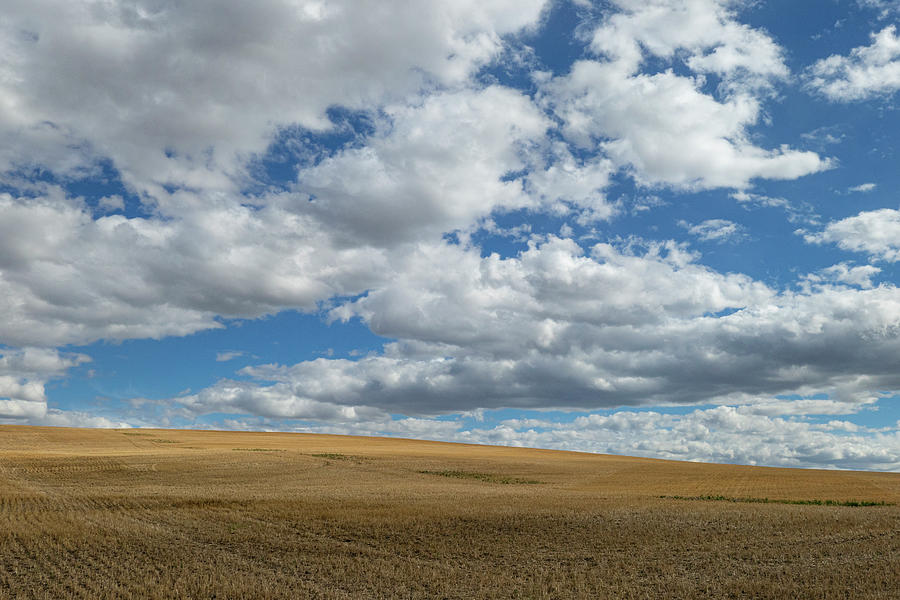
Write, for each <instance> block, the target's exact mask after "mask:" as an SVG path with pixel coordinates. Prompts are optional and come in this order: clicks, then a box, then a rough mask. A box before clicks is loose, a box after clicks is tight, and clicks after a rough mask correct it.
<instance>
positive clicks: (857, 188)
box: [847, 182, 878, 193]
mask: <svg viewBox="0 0 900 600" xmlns="http://www.w3.org/2000/svg"><path fill="white" fill-rule="evenodd" d="M877 187H878V184H875V183H871V182H870V183H861V184H859V185H854V186H853V187H851V188H848V189H847V191H848V192H863V193H866V192H871V191H874V190H875V188H877Z"/></svg>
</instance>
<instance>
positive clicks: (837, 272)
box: [806, 262, 881, 288]
mask: <svg viewBox="0 0 900 600" xmlns="http://www.w3.org/2000/svg"><path fill="white" fill-rule="evenodd" d="M878 273H881V269H879V268H878V267H875V266H872V265H858V266H852V265H850V264H849V263H846V262H842V263H838V264H836V265H831V266H830V267H826V268H824V269H821V270H819V271H818V272H816V273H810V274H809V275H807V276H806V280H807V281H809V282H811V283H820V282H837V283H846V284H850V285H856V286H859V287H861V288H871V287H872V277H874V276H875V275H877V274H878Z"/></svg>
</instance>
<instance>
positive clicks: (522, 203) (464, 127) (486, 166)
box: [297, 86, 605, 246]
mask: <svg viewBox="0 0 900 600" xmlns="http://www.w3.org/2000/svg"><path fill="white" fill-rule="evenodd" d="M386 113H387V115H388V118H389V122H388V123H385V124H383V125H382V127H383V130H384V131H383V132H382V133H381V134H379V135H376V136H375V137H374V138H372V139H370V140H368V143H367V144H366V145H365V146H364V147H362V148H355V149H351V150H346V151H343V152H340V153H338V154H337V155H335V156H333V157H330V158H327V159H325V160H323V161H322V162H320V163H319V164H317V165H315V166H314V167H311V168H309V169H305V170H302V171H301V172H300V173H299V175H298V178H297V179H298V186H297V190H298V191H299V192H304V193H306V194H308V195H309V198H310V199H309V200H307V199H306V198H302V199H300V200H299V201H298V203H299V206H298V207H297V210H300V211H303V212H306V213H309V214H311V215H314V216H315V217H316V218H317V219H318V220H319V221H320V222H321V223H322V224H323V225H324V226H326V227H328V228H329V229H331V230H334V231H339V232H341V233H342V234H343V235H344V236H345V237H346V239H347V242H345V243H356V244H358V243H360V240H361V241H368V242H371V243H372V244H375V245H379V246H391V245H395V244H398V243H402V242H405V241H410V240H412V239H423V238H424V239H427V238H431V239H434V238H439V237H440V235H441V233H443V232H446V231H453V230H455V229H462V228H465V227H467V226H471V225H472V224H474V223H475V222H476V221H478V220H479V219H482V218H484V217H487V216H488V215H490V214H491V212H493V211H494V210H511V209H516V208H524V207H528V206H531V205H534V204H536V202H534V201H532V200H531V199H530V198H529V196H528V195H527V194H525V193H524V191H523V185H522V181H520V180H517V179H515V180H504V176H505V175H506V174H507V173H509V172H514V171H520V170H522V169H524V168H525V167H527V166H529V158H528V155H529V154H530V152H529V149H530V148H531V147H532V146H535V145H537V144H539V143H540V142H541V140H542V138H543V135H544V132H545V131H546V130H547V128H548V127H549V126H550V121H549V119H547V118H546V117H545V116H544V115H543V113H542V112H540V111H539V110H538V109H537V107H535V106H534V105H533V104H532V102H531V101H530V100H529V99H528V98H527V97H525V96H524V95H523V94H520V93H519V92H515V91H512V90H510V89H508V88H501V87H498V86H491V87H488V88H486V89H483V90H479V91H469V90H467V91H460V92H453V93H445V94H435V95H431V96H429V97H427V98H425V99H423V100H422V102H421V104H417V105H412V106H410V105H402V106H394V107H388V108H387V109H386ZM554 168H555V167H554ZM601 173H602V171H601ZM539 176H540V177H547V176H548V175H547V174H546V173H543V174H539ZM585 177H588V178H592V180H595V179H596V177H594V176H593V174H591V173H589V174H587V175H585ZM604 184H605V180H601V181H597V182H596V183H595V184H594V185H595V187H602V185H604ZM582 194H583V192H582Z"/></svg>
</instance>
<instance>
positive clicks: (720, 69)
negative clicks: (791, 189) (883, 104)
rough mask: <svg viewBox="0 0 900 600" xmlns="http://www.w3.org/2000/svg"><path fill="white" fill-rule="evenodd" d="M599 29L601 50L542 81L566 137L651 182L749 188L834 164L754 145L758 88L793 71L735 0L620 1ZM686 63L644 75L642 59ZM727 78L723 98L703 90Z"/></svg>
mask: <svg viewBox="0 0 900 600" xmlns="http://www.w3.org/2000/svg"><path fill="white" fill-rule="evenodd" d="M617 4H619V5H620V7H621V8H623V9H624V11H623V12H620V13H616V14H614V15H612V16H610V17H608V18H607V19H606V20H605V21H604V22H603V23H602V24H601V25H600V27H599V28H598V29H597V30H596V32H595V34H594V39H593V43H592V48H593V50H594V52H596V53H597V54H599V55H602V56H603V57H605V60H580V61H577V62H576V63H575V64H574V65H573V67H572V69H571V72H570V73H569V74H568V75H567V76H564V77H559V78H556V79H553V80H550V81H547V82H545V83H544V84H543V86H542V89H543V92H544V98H545V101H546V102H547V103H548V104H550V105H551V106H552V107H553V109H554V110H555V111H556V113H557V114H558V115H559V116H560V118H561V119H562V120H563V132H564V133H565V135H566V136H567V138H568V139H570V140H572V141H573V142H574V143H577V144H579V145H581V146H583V147H585V148H592V147H596V148H598V149H600V150H602V151H603V152H604V153H605V154H606V155H607V156H608V157H609V158H610V159H611V160H612V162H613V164H614V165H615V166H616V167H618V168H627V169H628V170H629V171H630V172H631V173H632V175H633V176H634V177H635V179H637V180H638V182H640V183H642V184H644V185H651V186H652V185H669V186H673V187H676V188H697V189H706V188H716V187H732V188H745V187H747V186H748V185H749V182H750V181H751V180H752V179H755V178H764V179H795V178H798V177H801V176H803V175H807V174H810V173H815V172H817V171H821V170H823V169H827V168H829V167H830V166H831V163H830V162H829V160H827V159H823V158H821V157H819V156H818V155H817V154H815V153H813V152H804V151H799V150H794V149H791V148H789V147H787V146H781V147H779V148H778V149H773V150H767V149H764V148H761V147H759V146H756V145H754V143H752V142H751V140H750V135H749V129H750V127H752V126H753V125H754V124H756V123H757V121H758V120H759V117H760V98H759V94H760V93H767V92H766V91H765V90H766V89H767V86H768V84H769V83H770V82H771V81H772V80H777V79H779V78H783V77H785V76H786V75H787V68H786V67H785V66H784V64H783V61H782V58H781V51H780V48H779V47H778V46H777V45H776V44H775V43H774V42H773V41H772V40H771V39H770V38H769V37H768V36H767V35H766V34H764V33H763V32H761V31H758V30H754V29H751V28H749V27H747V26H745V25H740V24H738V23H736V22H735V21H734V20H733V14H732V13H731V11H730V10H729V8H728V6H729V3H726V2H717V1H714V0H701V1H695V2H684V1H678V0H666V1H655V2H650V3H646V2H631V1H622V2H618V3H617ZM651 56H652V57H657V58H662V59H666V60H669V61H675V60H681V61H682V62H683V64H684V65H685V66H686V67H688V68H689V69H691V70H692V71H693V73H694V76H692V77H686V76H681V75H677V74H675V72H674V71H673V70H672V69H668V70H665V71H661V72H654V73H642V72H640V69H641V66H642V64H643V62H644V59H645V57H651ZM706 75H715V76H717V77H720V78H721V79H722V81H723V85H722V89H723V91H722V94H721V95H723V96H724V97H723V98H722V99H717V98H715V97H714V96H712V95H710V94H708V93H706V92H704V91H703V88H704V85H705V84H706V79H705V77H706Z"/></svg>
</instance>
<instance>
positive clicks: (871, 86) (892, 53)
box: [806, 25, 900, 102]
mask: <svg viewBox="0 0 900 600" xmlns="http://www.w3.org/2000/svg"><path fill="white" fill-rule="evenodd" d="M806 76H807V83H808V85H809V86H810V87H811V88H813V89H815V90H816V91H818V92H820V93H822V94H824V95H825V97H826V98H828V99H830V100H833V101H836V102H851V101H855V100H864V99H866V98H871V97H872V96H877V95H885V94H892V93H893V92H895V91H897V90H898V89H900V38H898V37H897V27H896V26H895V25H889V26H887V27H885V28H884V29H882V30H881V31H879V32H878V33H873V34H872V43H871V44H870V45H868V46H859V47H857V48H854V49H853V50H851V51H850V54H849V56H841V55H838V54H833V55H831V56H829V57H828V58H823V59H822V60H819V61H817V62H816V63H815V64H813V65H812V66H811V67H810V68H809V69H808V71H807V73H806Z"/></svg>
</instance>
